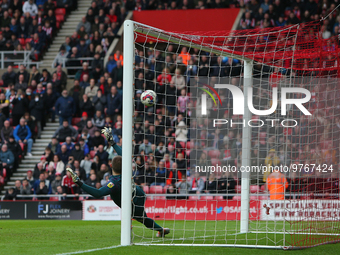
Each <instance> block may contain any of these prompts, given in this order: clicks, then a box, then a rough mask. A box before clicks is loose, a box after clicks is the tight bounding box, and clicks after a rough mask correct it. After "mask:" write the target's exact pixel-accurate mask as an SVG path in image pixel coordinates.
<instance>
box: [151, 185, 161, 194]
mask: <svg viewBox="0 0 340 255" xmlns="http://www.w3.org/2000/svg"><path fill="white" fill-rule="evenodd" d="M149 191H150V193H151V194H163V187H162V186H160V185H157V186H150V190H149Z"/></svg>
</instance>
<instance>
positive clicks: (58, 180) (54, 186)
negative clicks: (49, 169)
mask: <svg viewBox="0 0 340 255" xmlns="http://www.w3.org/2000/svg"><path fill="white" fill-rule="evenodd" d="M61 183H62V180H61V173H56V174H55V179H54V180H53V181H52V183H51V189H52V194H56V195H57V194H58V190H57V188H58V187H59V186H61Z"/></svg>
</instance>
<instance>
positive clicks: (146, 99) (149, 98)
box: [140, 90, 157, 106]
mask: <svg viewBox="0 0 340 255" xmlns="http://www.w3.org/2000/svg"><path fill="white" fill-rule="evenodd" d="M140 98H141V101H142V103H143V104H144V105H146V106H153V105H154V104H155V103H156V101H157V95H156V93H155V91H153V90H146V91H144V92H143V93H142V95H141V97H140Z"/></svg>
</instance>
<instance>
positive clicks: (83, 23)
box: [76, 17, 91, 34]
mask: <svg viewBox="0 0 340 255" xmlns="http://www.w3.org/2000/svg"><path fill="white" fill-rule="evenodd" d="M82 26H84V28H85V32H86V33H87V34H90V33H91V23H90V22H88V21H87V20H86V17H82V18H81V21H80V22H79V23H78V25H77V28H76V30H77V31H78V30H79V29H80V27H82Z"/></svg>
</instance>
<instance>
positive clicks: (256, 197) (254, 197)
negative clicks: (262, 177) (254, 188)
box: [249, 196, 259, 200]
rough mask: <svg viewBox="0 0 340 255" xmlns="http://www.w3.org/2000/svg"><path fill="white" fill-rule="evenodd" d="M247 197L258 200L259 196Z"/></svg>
mask: <svg viewBox="0 0 340 255" xmlns="http://www.w3.org/2000/svg"><path fill="white" fill-rule="evenodd" d="M249 199H250V200H258V199H259V198H258V196H250V197H249Z"/></svg>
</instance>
